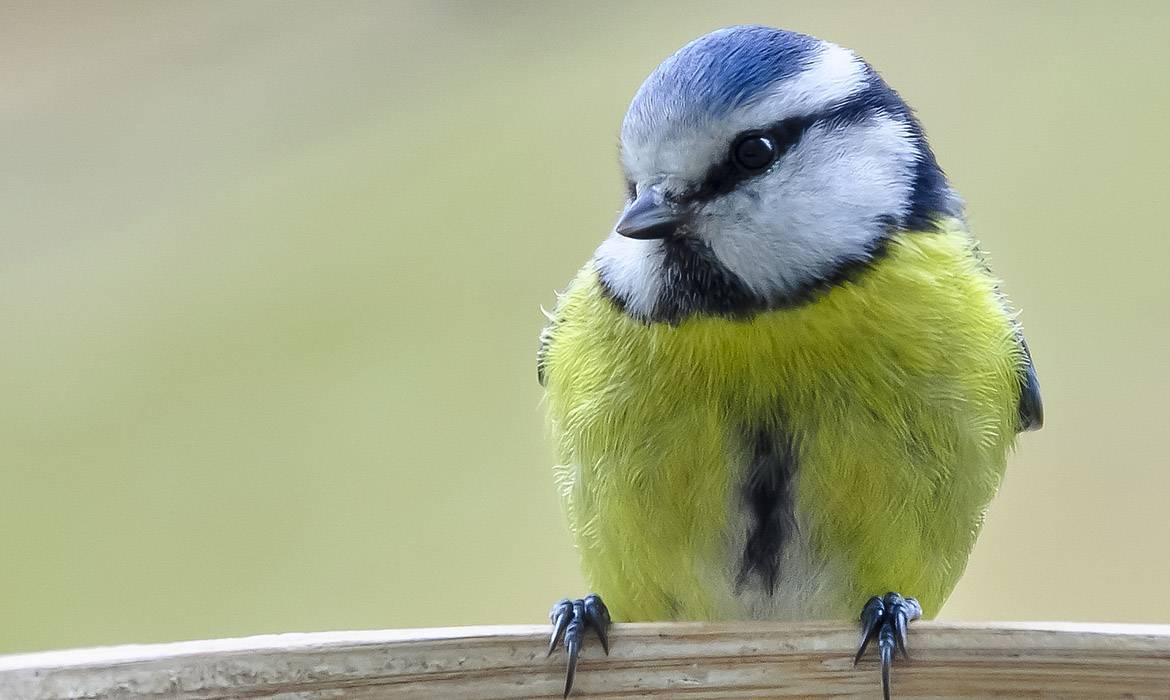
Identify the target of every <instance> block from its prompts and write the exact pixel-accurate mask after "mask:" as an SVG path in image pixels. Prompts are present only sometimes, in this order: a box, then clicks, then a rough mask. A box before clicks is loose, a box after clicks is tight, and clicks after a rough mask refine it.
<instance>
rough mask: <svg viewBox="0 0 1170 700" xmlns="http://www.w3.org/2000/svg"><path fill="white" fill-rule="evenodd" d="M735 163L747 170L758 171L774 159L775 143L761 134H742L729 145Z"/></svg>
mask: <svg viewBox="0 0 1170 700" xmlns="http://www.w3.org/2000/svg"><path fill="white" fill-rule="evenodd" d="M731 157H732V158H734V159H735V164H736V165H738V166H739V167H741V168H743V169H744V170H747V171H749V172H759V171H760V170H763V169H764V168H767V167H768V166H769V165H771V164H772V161H774V160H776V144H774V143H772V139H770V138H768V137H767V136H764V135H762V134H755V135H751V136H743V137H741V138H740V139H739V140H738V141H736V142H735V143H734V144H732V146H731Z"/></svg>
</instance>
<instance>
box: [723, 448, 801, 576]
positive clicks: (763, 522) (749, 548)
mask: <svg viewBox="0 0 1170 700" xmlns="http://www.w3.org/2000/svg"><path fill="white" fill-rule="evenodd" d="M748 440H749V445H750V448H751V462H750V464H749V465H748V468H747V473H746V475H745V479H744V483H743V486H742V487H741V489H740V497H741V499H742V503H743V507H744V509H745V510H746V511H747V514H748V518H749V524H748V530H747V540H746V543H745V544H744V548H743V555H742V559H741V562H740V568H739V575H738V576H737V577H736V581H735V588H736V591H737V592H739V591H742V590H743V589H744V587H745V586H747V585H748V584H749V583H755V584H757V585H759V586H760V587H761V588H762V589H763V590H764V591H765V592H766V593H767V594H768V595H772V594H773V593H775V591H776V582H777V580H778V579H779V577H780V557H781V554H782V553H783V551H784V544H785V542H787V541H788V539H789V538H790V537H791V536H792V534H793V533H794V532H795V531H796V516H795V514H794V513H793V510H792V509H793V498H792V496H793V494H792V477H793V475H794V474H795V473H796V466H797V465H796V445H795V444H794V441H793V439H792V437H791V436H789V435H783V434H777V432H776V431H767V430H757V431H755V432H754V433H751V434H749V437H748Z"/></svg>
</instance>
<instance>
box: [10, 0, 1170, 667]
mask: <svg viewBox="0 0 1170 700" xmlns="http://www.w3.org/2000/svg"><path fill="white" fill-rule="evenodd" d="M741 22H760V23H767V24H773V25H780V26H784V27H788V28H793V29H797V30H801V31H805V32H809V33H812V34H816V35H819V36H822V37H825V38H828V39H831V40H833V41H836V42H838V43H841V44H844V45H846V46H849V47H851V48H854V49H856V50H857V51H858V52H860V53H861V54H862V55H864V56H866V57H867V58H869V59H870V60H871V61H872V62H873V63H874V64H875V65H876V66H877V67H878V68H879V69H880V70H881V71H882V72H883V73H884V74H885V76H886V77H887V78H888V80H889V81H890V82H891V83H892V84H893V85H894V86H895V87H897V88H898V89H899V90H900V91H901V92H902V93H903V95H904V96H905V97H906V98H907V99H908V100H909V101H910V102H911V103H912V104H913V105H915V106H916V107H917V109H918V110H919V112H920V114H921V116H922V118H923V119H924V121H925V123H926V126H927V129H928V131H929V133H930V136H931V137H932V141H933V144H934V146H935V149H936V151H937V152H938V154H939V158H940V160H941V161H942V163H943V165H944V167H945V168H946V169H947V170H948V172H949V173H950V174H951V175H952V176H953V178H954V180H955V182H956V183H957V185H958V187H959V189H960V191H961V192H962V193H963V194H964V195H965V197H966V198H967V200H968V203H969V208H970V214H971V220H972V224H973V226H974V228H975V230H976V232H977V233H978V235H979V236H980V237H981V238H982V240H983V241H984V244H985V247H986V248H987V250H988V251H989V252H990V254H991V256H992V258H993V262H994V264H995V267H996V270H997V272H999V273H1000V274H1001V275H1002V276H1003V277H1004V278H1005V279H1006V280H1007V290H1008V292H1009V293H1010V294H1011V295H1012V297H1013V298H1014V299H1015V300H1016V302H1018V304H1019V305H1020V306H1021V307H1022V308H1023V320H1024V324H1025V326H1026V328H1027V331H1028V337H1029V339H1030V340H1031V344H1032V349H1033V352H1034V354H1035V358H1036V362H1037V365H1038V367H1039V371H1040V377H1041V381H1042V383H1043V386H1044V392H1045V399H1046V403H1047V409H1048V426H1047V427H1046V428H1045V430H1043V431H1042V432H1040V433H1037V434H1030V435H1027V436H1025V437H1024V439H1023V440H1022V444H1021V447H1020V450H1019V453H1018V454H1017V456H1016V458H1015V460H1014V462H1013V463H1012V465H1011V468H1010V470H1009V474H1008V477H1007V480H1006V482H1005V484H1004V487H1003V490H1002V493H1001V495H1000V497H999V499H998V500H997V501H996V503H995V505H994V507H993V508H992V512H991V515H990V517H989V520H988V526H987V529H986V531H985V533H984V535H983V537H982V539H981V540H980V542H979V545H978V548H977V549H976V551H975V554H974V556H973V557H972V559H971V564H970V567H969V569H968V573H967V575H966V577H965V578H964V579H963V581H962V583H961V584H960V585H959V588H958V590H957V591H956V592H955V594H954V596H953V598H952V599H951V601H950V602H949V604H948V605H947V607H946V609H945V611H944V616H945V617H947V618H951V619H966V620H985V619H1062V620H1065V619H1067V620H1104V621H1146V622H1170V596H1168V595H1167V589H1166V581H1167V579H1170V545H1168V544H1167V540H1168V539H1170V537H1168V535H1170V526H1168V525H1167V523H1168V522H1170V519H1168V517H1167V508H1168V502H1170V440H1168V439H1167V434H1168V432H1170V431H1168V429H1167V427H1166V422H1167V416H1166V410H1165V406H1166V400H1167V390H1168V389H1170V386H1168V384H1170V327H1168V323H1170V313H1168V312H1170V279H1168V276H1167V273H1166V266H1167V262H1168V261H1170V233H1168V231H1167V228H1168V227H1167V223H1166V220H1167V215H1166V212H1167V206H1168V204H1170V202H1168V197H1167V186H1168V185H1170V165H1168V164H1170V129H1168V125H1170V120H1168V114H1170V79H1168V78H1167V76H1168V75H1170V49H1168V48H1167V47H1168V46H1170V30H1168V29H1167V27H1170V4H1168V3H1154V2H1151V3H1149V4H1139V3H1122V4H1117V3H1100V4H1084V3H1076V4H1073V3H1051V4H1039V3H1035V4H1033V3H1014V2H1012V3H998V4H989V3H984V2H979V3H971V4H966V5H959V4H952V3H946V4H943V3H933V2H913V3H900V4H899V5H898V6H897V7H893V6H890V5H887V4H885V3H870V2H856V3H848V4H834V5H832V6H828V5H825V4H818V5H817V7H815V8H814V7H813V6H812V3H801V4H800V5H799V6H798V4H796V3H780V2H774V1H769V2H756V3H737V4H736V5H735V6H734V7H733V6H732V5H730V4H728V5H722V4H720V3H710V2H700V3H694V4H680V3H677V2H672V3H670V4H667V5H649V4H647V5H640V4H631V3H628V2H620V3H612V4H604V5H594V6H592V7H590V8H584V7H576V6H574V5H569V4H565V5H551V4H544V3H508V4H489V3H467V4H456V3H420V4H402V3H363V2H347V3H329V2H316V3H308V2H301V3H272V2H250V3H238V2H186V3H143V2H120V3H108V4H90V3H84V4H83V3H67V4H62V3H43V2H35V3H34V2H29V3H25V4H18V5H13V4H5V5H4V6H3V7H2V8H0V66H3V69H2V72H0V75H2V78H0V80H2V89H0V183H2V184H0V243H2V251H3V253H2V255H0V348H2V351H0V396H2V399H0V532H2V535H0V567H2V569H0V651H17V650H33V649H42V648H50V647H64V646H74V645H91V644H109V643H118V642H150V641H163V640H177V639H188V638H199V637H217V636H228V635H242V634H248V633H258V632H271V631H292V630H324V629H344V628H381V627H405V626H435V625H453V624H470V623H496V622H499V623H505V622H536V621H540V620H542V619H543V618H544V614H545V611H546V610H547V606H548V604H549V603H550V602H551V601H552V600H553V599H555V598H557V597H560V596H562V595H565V594H570V593H581V592H583V590H584V588H583V583H582V582H581V579H580V576H579V574H578V572H577V565H576V558H575V555H574V553H573V551H572V549H571V546H570V543H569V539H568V536H567V533H566V530H565V527H564V525H563V523H562V518H561V514H560V510H559V504H558V502H557V500H556V496H555V493H554V490H553V486H552V479H551V475H550V471H549V464H550V462H551V449H550V446H549V444H548V442H547V439H546V435H545V430H544V424H543V417H542V411H541V406H540V391H539V388H538V386H537V384H536V376H535V369H534V365H533V353H534V350H535V346H536V335H537V333H538V331H539V330H540V328H541V325H542V322H543V317H542V316H541V313H540V308H539V307H540V305H542V304H544V305H546V306H548V305H551V304H552V302H553V290H555V289H557V288H559V287H561V286H562V285H563V284H564V283H565V282H566V281H567V280H568V279H569V278H570V276H571V275H572V274H573V273H574V271H575V270H576V268H577V267H578V266H579V265H580V264H581V263H582V262H583V261H584V260H585V259H586V258H587V257H588V256H589V254H590V252H591V251H592V249H593V248H594V246H595V245H596V244H597V243H598V242H599V241H600V240H601V239H602V238H603V236H604V235H605V233H606V232H607V230H608V227H609V226H610V225H611V224H612V221H613V219H614V216H615V214H616V212H617V210H618V208H619V207H620V197H621V180H620V177H619V175H618V170H617V167H616V164H615V157H616V132H617V128H618V125H619V123H620V120H621V117H622V114H623V112H624V109H625V107H626V105H627V104H628V101H629V98H630V96H631V95H632V94H633V91H634V90H635V89H636V88H637V86H638V84H639V83H640V82H641V80H642V79H643V78H644V77H645V75H646V74H647V73H648V72H649V71H650V70H651V69H653V67H654V66H655V65H656V64H657V63H658V62H659V61H660V60H661V59H662V58H664V57H665V56H667V55H668V54H669V53H670V52H672V51H673V50H674V49H675V48H677V47H678V46H680V45H681V44H683V43H684V42H686V41H687V40H689V39H691V38H693V37H695V36H697V35H699V34H702V33H704V32H706V31H708V30H711V29H714V28H716V27H720V26H724V25H728V24H735V23H741Z"/></svg>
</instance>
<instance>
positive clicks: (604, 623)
mask: <svg viewBox="0 0 1170 700" xmlns="http://www.w3.org/2000/svg"><path fill="white" fill-rule="evenodd" d="M548 619H549V621H550V622H552V625H553V630H552V637H550V638H549V640H548V653H549V655H550V656H551V655H552V653H553V652H554V651H556V649H557V647H558V646H560V645H561V642H562V641H563V642H564V645H565V653H566V654H568V655H569V661H568V666H567V668H566V671H565V697H566V698H567V697H569V691H571V690H572V689H573V676H574V675H576V673H577V657H578V656H580V654H581V642H582V640H583V639H584V638H585V628H586V627H588V628H590V629H592V630H593V631H594V632H596V633H597V638H598V639H599V640H601V648H602V649H603V650H605V653H606V654H607V655H608V654H609V626H610V624H611V623H610V618H609V609H608V608H606V607H605V603H603V602H601V596H599V595H597V594H596V593H590V594H589V595H587V596H585V597H584V598H579V599H577V600H569V599H568V598H565V599H564V600H559V601H557V602H556V604H555V605H553V606H552V610H550V611H549V613H548Z"/></svg>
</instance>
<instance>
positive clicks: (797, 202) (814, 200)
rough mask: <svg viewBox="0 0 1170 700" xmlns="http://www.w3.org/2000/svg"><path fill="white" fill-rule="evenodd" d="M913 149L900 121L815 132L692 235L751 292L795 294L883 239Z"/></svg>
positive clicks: (721, 202) (902, 206) (875, 120)
mask: <svg viewBox="0 0 1170 700" xmlns="http://www.w3.org/2000/svg"><path fill="white" fill-rule="evenodd" d="M916 157H917V150H916V147H915V145H914V141H913V138H912V136H911V133H910V127H909V125H907V124H906V123H905V122H903V121H901V120H899V119H896V118H894V117H890V116H885V115H882V116H875V117H872V118H870V119H868V120H866V121H864V122H860V123H856V124H852V125H848V126H845V127H838V128H835V129H833V130H829V129H828V127H827V126H825V125H814V126H812V127H810V129H809V131H808V132H807V133H805V135H804V137H803V138H802V139H801V140H800V141H799V142H798V143H797V145H796V146H794V147H793V148H792V150H790V151H789V152H788V153H787V154H785V156H784V158H783V160H781V162H780V164H779V166H778V167H777V168H776V169H775V170H774V171H773V172H771V173H769V174H768V175H765V176H764V177H761V178H759V179H757V180H754V181H745V182H743V183H741V184H740V187H739V190H738V191H736V192H732V193H730V194H728V195H726V196H724V197H722V198H720V199H718V200H715V201H713V202H712V203H711V204H709V205H708V206H707V207H705V208H704V210H703V216H701V217H700V219H699V224H700V226H701V229H700V230H699V231H698V233H699V235H701V236H702V237H703V239H704V240H706V241H707V242H708V243H709V245H710V246H711V249H712V252H714V254H715V256H716V257H717V258H718V259H719V260H720V262H722V263H723V265H724V266H726V267H727V268H728V269H729V270H731V271H732V272H734V273H735V274H736V275H737V276H738V277H739V278H740V279H741V280H743V281H744V283H745V284H747V286H748V287H749V288H750V289H751V290H752V291H753V292H755V293H756V294H758V295H760V296H763V297H765V298H776V297H785V296H790V295H793V294H796V293H798V292H799V291H801V290H802V289H805V288H807V287H808V286H809V285H810V284H815V283H816V282H817V281H819V280H822V279H824V278H825V277H826V276H828V275H831V274H832V273H833V272H834V271H835V270H836V269H838V268H839V267H840V266H841V265H842V264H843V263H846V262H848V261H852V260H856V259H857V258H858V257H859V255H860V254H862V253H863V251H867V250H869V249H871V247H872V246H873V245H874V244H875V243H876V242H877V241H878V240H879V239H880V238H881V237H882V236H883V235H884V234H885V230H884V226H885V223H884V222H883V221H881V220H880V218H879V217H882V216H887V215H888V216H891V217H894V218H895V219H898V218H901V217H904V216H905V215H906V213H907V211H908V210H909V206H910V204H909V202H910V195H911V187H912V182H913V169H914V166H915V159H916Z"/></svg>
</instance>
